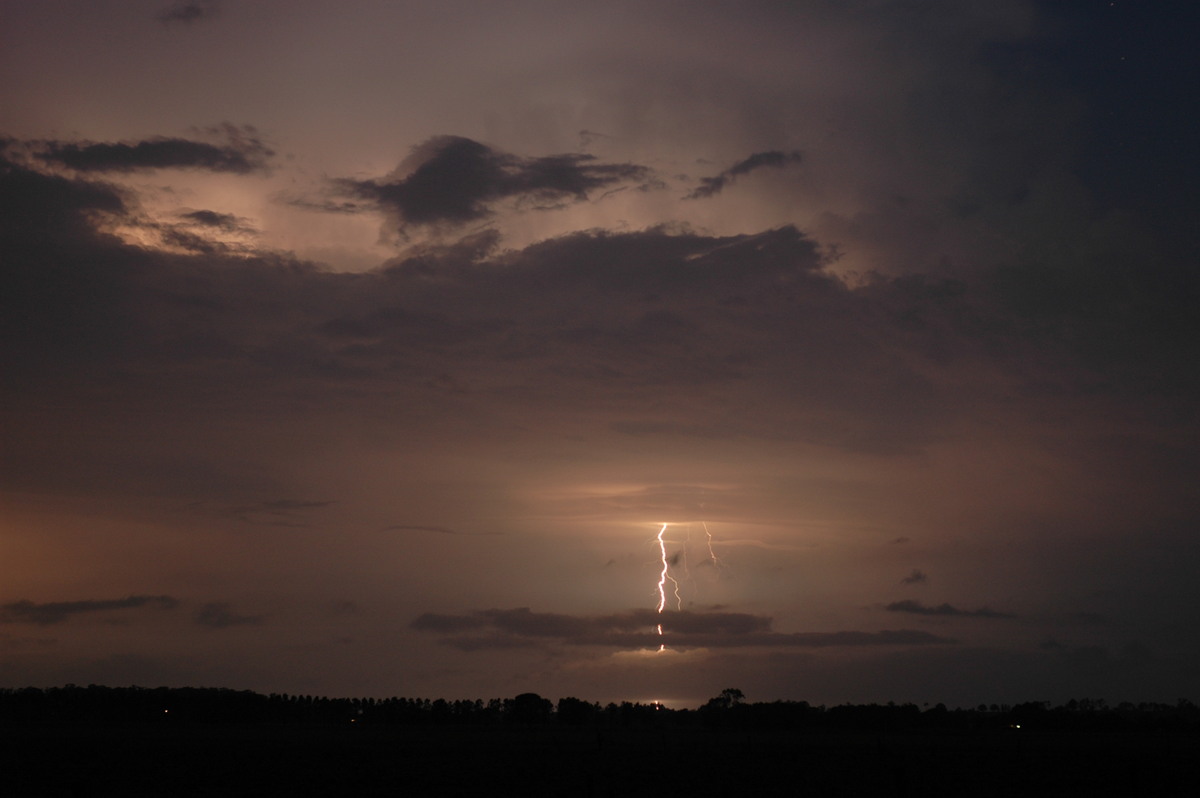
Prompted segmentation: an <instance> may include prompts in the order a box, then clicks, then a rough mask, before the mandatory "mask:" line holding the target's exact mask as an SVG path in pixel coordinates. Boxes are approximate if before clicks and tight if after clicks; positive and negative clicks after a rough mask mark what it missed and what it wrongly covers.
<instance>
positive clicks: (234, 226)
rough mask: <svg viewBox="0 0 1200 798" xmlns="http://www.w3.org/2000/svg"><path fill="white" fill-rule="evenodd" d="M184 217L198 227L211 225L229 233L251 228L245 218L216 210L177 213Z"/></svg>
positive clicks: (245, 230) (247, 230)
mask: <svg viewBox="0 0 1200 798" xmlns="http://www.w3.org/2000/svg"><path fill="white" fill-rule="evenodd" d="M179 218H181V219H184V220H186V221H188V222H191V223H192V224H195V225H199V226H200V227H212V228H216V229H218V230H223V231H225V232H230V233H242V232H250V231H251V230H253V228H252V227H250V226H249V225H248V224H247V223H246V220H245V219H243V218H242V217H240V216H235V215H234V214H232V213H217V212H216V211H207V210H200V211H185V212H183V213H180V214H179Z"/></svg>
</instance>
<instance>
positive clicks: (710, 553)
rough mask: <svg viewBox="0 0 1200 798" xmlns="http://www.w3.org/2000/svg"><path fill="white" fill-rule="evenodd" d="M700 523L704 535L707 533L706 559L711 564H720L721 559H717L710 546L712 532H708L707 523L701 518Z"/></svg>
mask: <svg viewBox="0 0 1200 798" xmlns="http://www.w3.org/2000/svg"><path fill="white" fill-rule="evenodd" d="M700 524H701V526H703V527H704V534H705V535H708V559H709V561H710V562H711V563H712V564H713V565H720V564H721V561H720V560H718V559H717V555H716V554H715V553H714V552H713V547H712V542H713V536H712V532H709V531H708V524H707V523H705V522H704V521H703V520H702V521H701V522H700Z"/></svg>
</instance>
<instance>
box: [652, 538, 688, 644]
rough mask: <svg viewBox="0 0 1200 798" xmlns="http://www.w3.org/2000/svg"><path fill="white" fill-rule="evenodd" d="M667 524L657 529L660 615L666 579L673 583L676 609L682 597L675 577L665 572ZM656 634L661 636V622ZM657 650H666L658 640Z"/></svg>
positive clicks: (666, 564)
mask: <svg viewBox="0 0 1200 798" xmlns="http://www.w3.org/2000/svg"><path fill="white" fill-rule="evenodd" d="M668 526H669V524H663V525H662V528H661V529H659V530H658V553H659V557H660V558H661V560H662V573H660V574H659V575H658V614H659V615H662V612H663V609H664V608H666V606H667V581H668V580H669V581H670V582H671V584H672V585H673V589H674V591H675V604H676V609H678V608H679V607H682V606H683V597H682V596H680V595H679V583H678V582H677V581H675V579H673V578H672V577H671V575H670V574H669V573H667V571H668V570H669V569H670V567H671V565H670V563H668V562H667V543H666V541H664V540H663V533H665V532H666V531H667V527H668ZM658 636H659V637H662V636H663V628H662V624H661V623H660V624H658ZM658 650H659V651H666V650H667V646H666V644H665V643H663V642H661V641H659V644H658Z"/></svg>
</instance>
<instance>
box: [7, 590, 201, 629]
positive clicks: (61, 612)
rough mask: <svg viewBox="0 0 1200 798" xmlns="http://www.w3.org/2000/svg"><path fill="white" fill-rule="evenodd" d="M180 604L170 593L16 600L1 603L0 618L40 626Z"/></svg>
mask: <svg viewBox="0 0 1200 798" xmlns="http://www.w3.org/2000/svg"><path fill="white" fill-rule="evenodd" d="M178 605H179V602H178V600H176V599H174V598H172V597H171V596H128V597H126V598H123V599H88V600H83V601H51V602H47V603H45V604H35V603H34V602H32V601H15V602H13V603H11V604H4V605H2V606H0V621H3V622H4V623H35V624H38V625H39V626H49V625H51V624H56V623H62V622H63V621H65V620H67V619H69V618H71V617H72V616H74V615H82V614H86V613H91V612H109V611H112V610H131V609H139V608H141V607H159V608H161V609H168V610H169V609H173V608H175V607H177V606H178Z"/></svg>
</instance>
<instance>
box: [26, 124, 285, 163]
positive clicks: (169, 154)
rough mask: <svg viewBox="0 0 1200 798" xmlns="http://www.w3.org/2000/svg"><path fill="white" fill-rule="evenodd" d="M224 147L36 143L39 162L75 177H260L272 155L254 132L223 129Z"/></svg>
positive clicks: (159, 141)
mask: <svg viewBox="0 0 1200 798" xmlns="http://www.w3.org/2000/svg"><path fill="white" fill-rule="evenodd" d="M219 132H220V134H221V135H222V137H223V138H225V139H226V141H225V143H223V144H210V143H208V142H204V141H194V140H192V139H182V138H166V137H162V136H159V137H155V138H150V139H145V140H142V141H122V142H115V143H110V142H90V141H85V142H63V141H47V142H41V151H40V152H39V153H38V157H39V158H41V159H42V160H44V161H47V162H50V163H56V164H60V165H62V166H66V167H68V168H71V169H74V170H75V171H77V172H134V171H140V170H148V169H202V170H206V171H210V172H231V173H233V174H243V175H244V174H249V173H251V172H265V171H266V170H267V168H268V161H269V159H270V157H271V156H272V155H274V152H273V151H272V150H271V149H270V148H269V147H267V145H266V144H264V143H263V142H262V140H260V139H259V138H258V136H257V133H256V131H255V130H254V128H251V127H242V128H239V127H236V126H234V125H224V126H222V127H221V128H219Z"/></svg>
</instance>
